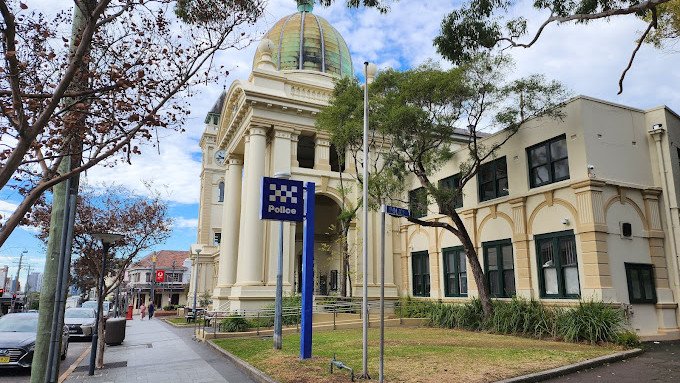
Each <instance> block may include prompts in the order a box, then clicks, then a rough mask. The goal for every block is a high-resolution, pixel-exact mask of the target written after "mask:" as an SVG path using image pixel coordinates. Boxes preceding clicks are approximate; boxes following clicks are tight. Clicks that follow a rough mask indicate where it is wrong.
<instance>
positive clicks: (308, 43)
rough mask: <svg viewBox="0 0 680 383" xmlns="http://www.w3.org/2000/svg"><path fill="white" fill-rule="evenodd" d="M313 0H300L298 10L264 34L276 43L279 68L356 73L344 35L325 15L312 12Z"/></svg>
mask: <svg viewBox="0 0 680 383" xmlns="http://www.w3.org/2000/svg"><path fill="white" fill-rule="evenodd" d="M313 3H314V2H313V0H298V12H297V13H293V14H292V15H289V16H286V17H284V18H282V19H281V20H279V21H278V22H277V23H276V24H275V25H274V27H272V29H270V30H269V32H267V34H266V35H265V36H264V38H267V39H270V40H271V41H272V42H273V43H274V51H273V52H272V61H273V63H274V66H276V69H278V70H286V69H304V70H310V71H316V72H323V73H329V74H332V75H336V76H340V77H345V76H353V73H354V70H353V69H352V58H351V57H350V55H349V49H348V48H347V43H346V42H345V39H343V38H342V36H340V33H338V31H337V30H335V28H333V26H332V25H331V24H330V23H329V22H328V21H326V20H325V19H324V18H322V17H319V16H317V15H315V14H313V13H312V12H311V11H312V5H313Z"/></svg>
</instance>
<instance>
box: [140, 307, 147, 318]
mask: <svg viewBox="0 0 680 383" xmlns="http://www.w3.org/2000/svg"><path fill="white" fill-rule="evenodd" d="M139 316H140V318H141V320H144V317H145V316H146V306H144V303H142V305H141V306H139Z"/></svg>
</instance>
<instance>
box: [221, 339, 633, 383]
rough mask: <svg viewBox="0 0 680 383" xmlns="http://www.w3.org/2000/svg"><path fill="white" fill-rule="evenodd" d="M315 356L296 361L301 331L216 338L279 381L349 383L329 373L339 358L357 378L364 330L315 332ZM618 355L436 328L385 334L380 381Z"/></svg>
mask: <svg viewBox="0 0 680 383" xmlns="http://www.w3.org/2000/svg"><path fill="white" fill-rule="evenodd" d="M313 336H314V339H313V348H312V355H313V358H312V359H310V360H306V361H300V360H299V359H298V355H299V347H300V346H299V342H300V336H299V334H290V335H284V340H283V350H282V351H275V350H273V349H272V340H271V338H264V339H253V338H250V339H218V340H215V343H216V344H217V345H218V346H220V347H222V348H223V349H225V350H227V351H229V352H231V353H232V354H235V355H237V356H238V357H240V358H242V359H244V360H245V361H247V362H248V363H250V364H252V365H253V366H255V367H257V368H258V369H260V370H261V371H263V372H265V373H266V374H268V375H269V376H271V377H272V378H274V379H275V380H277V381H279V382H281V383H292V382H300V383H302V382H305V383H307V382H309V383H311V382H348V381H349V373H348V372H347V371H342V372H334V373H333V375H330V373H329V366H328V363H329V361H330V359H331V358H332V357H333V354H334V353H335V354H337V359H338V360H341V361H342V362H344V363H345V364H347V365H349V366H350V367H352V368H353V369H354V373H355V375H356V376H359V375H360V374H361V358H362V350H361V329H353V330H337V331H317V332H314V335H313ZM378 338H379V332H378V329H370V330H369V374H370V375H371V377H372V378H374V379H377V378H378V352H379V350H378ZM616 351H620V349H619V348H616V347H615V346H607V347H603V346H592V345H587V344H574V343H562V342H551V341H542V340H535V339H526V338H518V337H513V336H506V335H493V334H485V333H476V332H467V331H460V330H448V329H439V328H387V329H385V380H386V381H389V382H421V383H425V382H432V383H443V382H492V381H496V380H499V379H503V378H509V377H513V376H518V375H523V374H525V373H530V372H536V371H541V370H546V369H550V368H554V367H558V366H561V365H565V364H570V363H574V362H578V361H582V360H585V359H590V358H595V357H598V356H602V355H606V354H610V353H613V352H616Z"/></svg>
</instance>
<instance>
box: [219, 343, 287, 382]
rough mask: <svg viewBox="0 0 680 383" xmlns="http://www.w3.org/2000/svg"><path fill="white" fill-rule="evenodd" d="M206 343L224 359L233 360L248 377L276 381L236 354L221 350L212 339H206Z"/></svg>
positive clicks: (263, 380)
mask: <svg viewBox="0 0 680 383" xmlns="http://www.w3.org/2000/svg"><path fill="white" fill-rule="evenodd" d="M207 343H208V345H209V346H210V347H212V348H213V349H215V350H217V352H219V353H220V354H221V355H222V356H223V357H224V358H225V359H227V360H229V361H231V362H233V363H234V364H235V365H236V367H237V368H238V369H239V370H241V372H243V373H244V374H246V375H248V377H250V378H251V379H253V380H254V381H256V382H258V383H278V382H277V381H275V380H274V379H272V378H270V377H269V376H267V375H266V374H265V373H264V372H262V371H260V370H258V369H257V368H255V367H253V366H252V365H251V364H249V363H248V362H246V361H244V360H243V359H241V358H239V357H238V356H236V355H234V354H232V353H230V352H229V351H225V350H223V349H222V348H221V347H220V346H218V345H216V344H215V343H213V341H212V340H209V341H207Z"/></svg>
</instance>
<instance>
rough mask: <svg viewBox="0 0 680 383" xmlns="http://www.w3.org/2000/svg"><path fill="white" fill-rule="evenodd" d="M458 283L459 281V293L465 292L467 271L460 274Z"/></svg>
mask: <svg viewBox="0 0 680 383" xmlns="http://www.w3.org/2000/svg"><path fill="white" fill-rule="evenodd" d="M459 283H460V293H461V294H467V273H463V274H461V275H460V279H459Z"/></svg>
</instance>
